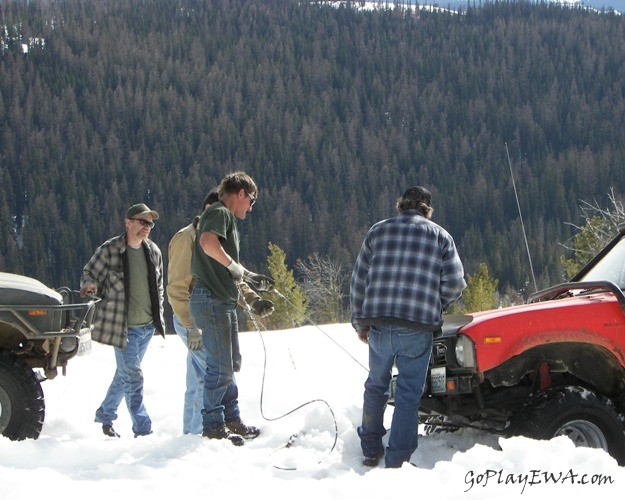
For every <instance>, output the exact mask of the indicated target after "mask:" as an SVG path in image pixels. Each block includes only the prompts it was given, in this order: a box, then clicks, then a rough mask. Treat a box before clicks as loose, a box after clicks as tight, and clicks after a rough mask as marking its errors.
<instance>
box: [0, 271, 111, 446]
mask: <svg viewBox="0 0 625 500" xmlns="http://www.w3.org/2000/svg"><path fill="white" fill-rule="evenodd" d="M75 295H76V294H75V292H72V291H71V290H70V289H69V288H59V289H58V290H52V289H51V288H48V287H47V286H45V285H44V284H42V283H41V282H39V281H37V280H35V279H32V278H28V277H26V276H20V275H17V274H9V273H0V434H2V435H4V436H6V437H8V438H9V439H12V440H21V439H26V438H33V439H37V437H39V433H40V432H41V428H42V426H43V420H44V415H45V406H44V399H43V391H42V390H41V385H40V382H41V381H42V380H46V379H53V378H54V377H56V375H57V373H58V369H59V368H61V369H62V372H63V375H65V369H66V366H67V361H68V360H69V359H71V358H73V357H74V356H76V355H77V354H84V353H86V352H89V350H90V349H91V329H92V327H93V326H92V325H93V317H94V314H95V309H96V303H97V302H98V301H99V299H92V300H89V301H88V302H77V303H74V297H75Z"/></svg>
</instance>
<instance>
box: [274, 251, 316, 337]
mask: <svg viewBox="0 0 625 500" xmlns="http://www.w3.org/2000/svg"><path fill="white" fill-rule="evenodd" d="M285 261H286V254H285V253H284V251H283V250H282V249H281V248H280V247H279V246H278V245H275V244H273V243H269V256H268V257H267V267H268V269H269V274H270V275H271V277H272V278H273V279H274V280H275V292H270V293H269V294H263V295H264V296H265V298H268V299H270V300H272V301H273V303H274V307H275V311H274V312H273V314H272V315H271V316H269V317H267V321H266V324H267V328H269V329H272V330H278V329H281V328H293V327H295V326H300V325H301V324H302V323H303V322H304V320H305V319H306V308H307V300H306V297H305V296H304V293H303V292H302V289H301V287H300V286H299V284H298V283H297V282H296V281H295V277H294V275H293V271H292V270H291V269H289V268H288V266H287V265H286V262H285Z"/></svg>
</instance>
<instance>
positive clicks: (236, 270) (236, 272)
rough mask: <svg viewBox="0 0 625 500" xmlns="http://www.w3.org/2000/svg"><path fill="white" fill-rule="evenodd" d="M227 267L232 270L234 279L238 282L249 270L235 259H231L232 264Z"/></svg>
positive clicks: (231, 273) (231, 274)
mask: <svg viewBox="0 0 625 500" xmlns="http://www.w3.org/2000/svg"><path fill="white" fill-rule="evenodd" d="M226 269H227V270H228V271H229V272H230V276H232V279H234V281H237V282H239V281H241V278H243V276H245V275H246V274H247V273H248V272H249V271H248V270H247V269H245V268H244V267H243V266H242V265H241V264H239V263H238V262H235V261H234V259H232V260H231V261H230V264H228V265H227V266H226Z"/></svg>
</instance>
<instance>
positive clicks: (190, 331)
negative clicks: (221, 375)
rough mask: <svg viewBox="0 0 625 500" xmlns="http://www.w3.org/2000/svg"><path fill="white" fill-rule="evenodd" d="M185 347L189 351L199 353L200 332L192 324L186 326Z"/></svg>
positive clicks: (200, 345) (200, 346)
mask: <svg viewBox="0 0 625 500" xmlns="http://www.w3.org/2000/svg"><path fill="white" fill-rule="evenodd" d="M187 347H188V348H189V350H191V351H199V350H200V349H201V348H202V330H200V329H199V328H198V327H197V326H195V325H194V324H191V325H189V326H187Z"/></svg>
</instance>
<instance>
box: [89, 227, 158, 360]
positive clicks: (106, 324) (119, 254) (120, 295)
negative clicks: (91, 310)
mask: <svg viewBox="0 0 625 500" xmlns="http://www.w3.org/2000/svg"><path fill="white" fill-rule="evenodd" d="M142 245H143V250H144V251H145V256H146V259H147V263H148V280H149V283H150V299H151V303H152V318H153V325H154V327H155V328H156V330H157V331H158V332H159V333H160V334H161V335H164V334H165V321H164V319H163V299H164V289H163V257H162V255H161V251H160V250H159V248H158V247H157V246H156V244H155V243H154V242H153V241H151V240H146V241H144V242H143V244H142ZM128 274H129V273H128V255H127V253H126V235H125V234H122V235H120V236H116V237H114V238H111V239H110V240H107V241H105V242H104V243H103V244H102V245H100V246H99V247H98V248H97V249H96V251H95V253H94V254H93V256H92V257H91V259H90V260H89V262H87V264H86V265H85V267H84V268H83V273H82V277H81V279H80V286H81V287H83V286H84V285H85V284H87V283H95V285H96V287H97V292H96V293H97V295H98V296H99V297H101V298H102V302H100V304H99V305H98V310H97V315H96V319H95V324H94V329H93V332H92V338H93V340H96V341H98V342H101V343H102V344H108V345H112V346H115V347H120V348H122V349H125V348H126V343H127V342H128V324H127V318H128V289H129V283H128V282H127V280H125V278H124V277H125V276H127V275H128Z"/></svg>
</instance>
